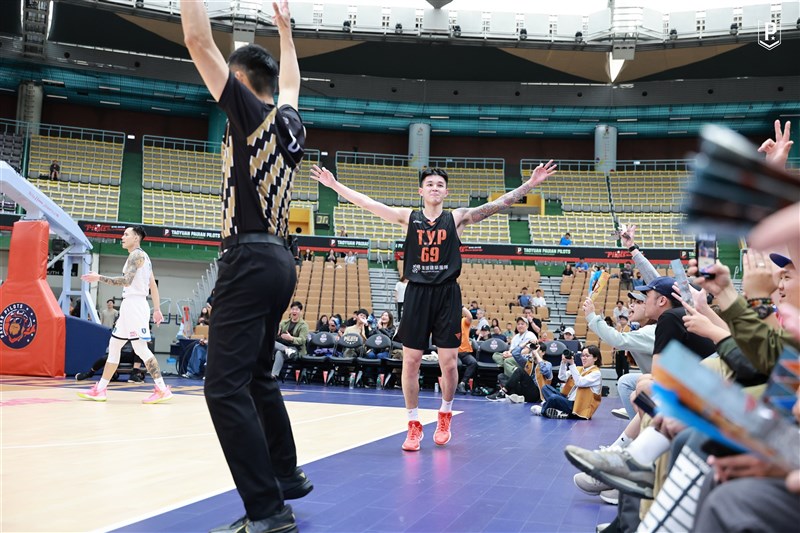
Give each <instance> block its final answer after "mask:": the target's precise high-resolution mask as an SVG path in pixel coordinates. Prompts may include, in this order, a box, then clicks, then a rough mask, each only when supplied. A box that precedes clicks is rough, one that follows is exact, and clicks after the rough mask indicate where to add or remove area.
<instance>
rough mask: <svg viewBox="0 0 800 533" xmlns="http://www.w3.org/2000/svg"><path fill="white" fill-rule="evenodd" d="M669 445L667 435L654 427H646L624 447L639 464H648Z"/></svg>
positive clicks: (666, 449) (667, 448)
mask: <svg viewBox="0 0 800 533" xmlns="http://www.w3.org/2000/svg"><path fill="white" fill-rule="evenodd" d="M669 446H670V442H669V439H668V438H667V437H665V436H664V435H662V434H661V433H659V432H658V431H656V428H654V427H648V428H645V429H644V431H642V432H641V433H640V434H639V436H638V437H637V438H636V439H635V440H634V441H633V442H632V443H631V444H630V445H629V446H628V447H627V448H626V451H627V452H628V453H629V454H631V457H633V458H634V459H636V460H637V461H639V462H640V463H641V464H643V465H649V464H652V463H653V461H655V460H656V459H658V457H659V456H660V455H661V454H662V453H664V452H666V451H668V450H669Z"/></svg>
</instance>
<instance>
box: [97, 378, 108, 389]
mask: <svg viewBox="0 0 800 533" xmlns="http://www.w3.org/2000/svg"><path fill="white" fill-rule="evenodd" d="M108 383H109V381H108V380H107V379H104V378H100V381H98V382H97V390H104V389H105V388H106V387H108Z"/></svg>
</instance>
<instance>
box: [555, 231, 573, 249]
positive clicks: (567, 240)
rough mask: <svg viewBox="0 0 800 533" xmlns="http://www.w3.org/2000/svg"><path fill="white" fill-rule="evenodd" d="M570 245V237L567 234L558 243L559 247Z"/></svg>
mask: <svg viewBox="0 0 800 533" xmlns="http://www.w3.org/2000/svg"><path fill="white" fill-rule="evenodd" d="M571 244H572V235H570V233H569V232H566V233H565V234H564V236H563V237H561V240H560V241H559V242H558V245H559V246H570V245H571Z"/></svg>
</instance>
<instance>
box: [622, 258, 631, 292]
mask: <svg viewBox="0 0 800 533" xmlns="http://www.w3.org/2000/svg"><path fill="white" fill-rule="evenodd" d="M619 288H620V289H622V290H623V291H630V290H632V289H633V269H632V267H631V265H630V264H629V263H625V264H624V265H622V269H621V270H620V271H619Z"/></svg>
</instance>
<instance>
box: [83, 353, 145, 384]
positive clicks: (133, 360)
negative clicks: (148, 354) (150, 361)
mask: <svg viewBox="0 0 800 533" xmlns="http://www.w3.org/2000/svg"><path fill="white" fill-rule="evenodd" d="M106 361H108V356H107V355H104V356H103V357H101V358H100V359H98V360H96V361H95V362H94V363H92V366H90V367H89V370H87V371H86V372H78V373H77V374H75V380H76V381H83V380H85V379H89V378H91V377H93V376H94V375H95V374H96V373H97V372H100V371H101V370H103V367H104V366H106ZM120 363H121V364H124V365H133V370H132V371H131V374H130V377H129V378H128V382H129V383H143V382H144V378H145V372H144V370H142V368H141V367H142V360H141V359H140V358H139V356H138V355H136V354H135V353H134V352H133V350H123V351H121V352H120ZM118 380H119V372H118V371H114V373H113V374H112V375H111V381H118Z"/></svg>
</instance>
